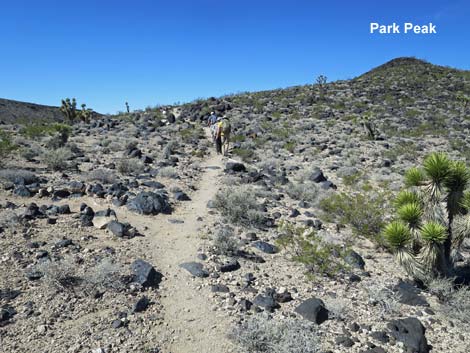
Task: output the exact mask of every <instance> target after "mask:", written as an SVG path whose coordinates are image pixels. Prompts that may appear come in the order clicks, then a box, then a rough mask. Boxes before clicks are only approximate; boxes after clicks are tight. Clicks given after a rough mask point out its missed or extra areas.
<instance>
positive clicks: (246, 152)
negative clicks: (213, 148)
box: [232, 147, 255, 162]
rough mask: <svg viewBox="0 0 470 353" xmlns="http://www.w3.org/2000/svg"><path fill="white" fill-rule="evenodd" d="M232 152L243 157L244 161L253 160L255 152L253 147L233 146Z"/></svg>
mask: <svg viewBox="0 0 470 353" xmlns="http://www.w3.org/2000/svg"><path fill="white" fill-rule="evenodd" d="M232 154H233V155H235V156H238V157H240V158H241V159H242V161H244V162H251V161H252V159H253V157H254V155H255V152H254V151H253V149H251V148H242V147H240V148H233V149H232Z"/></svg>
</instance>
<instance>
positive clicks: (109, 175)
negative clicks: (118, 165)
mask: <svg viewBox="0 0 470 353" xmlns="http://www.w3.org/2000/svg"><path fill="white" fill-rule="evenodd" d="M86 180H87V181H99V182H101V183H103V184H113V183H115V182H116V180H117V177H116V175H115V174H114V173H113V172H112V171H110V170H106V169H94V170H92V171H90V172H89V173H88V175H87V177H86Z"/></svg>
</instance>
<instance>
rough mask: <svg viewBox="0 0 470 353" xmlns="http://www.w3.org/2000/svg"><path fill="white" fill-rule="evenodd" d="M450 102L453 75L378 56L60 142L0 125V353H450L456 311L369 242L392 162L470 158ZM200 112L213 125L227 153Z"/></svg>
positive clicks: (389, 184)
mask: <svg viewBox="0 0 470 353" xmlns="http://www.w3.org/2000/svg"><path fill="white" fill-rule="evenodd" d="M469 92H470V74H469V73H468V72H465V71H458V70H453V69H449V68H444V67H438V66H434V65H431V64H428V63H424V62H422V61H418V60H416V59H397V60H394V61H392V62H390V63H387V64H385V65H383V66H381V67H379V68H377V69H374V70H372V71H371V72H369V73H366V74H365V75H363V76H360V77H358V78H356V79H353V80H349V81H337V82H333V83H329V84H325V85H313V86H312V85H307V86H299V87H292V88H288V89H284V90H275V91H266V92H258V93H246V94H237V95H230V96H226V97H222V98H218V99H215V98H212V99H208V100H200V101H196V102H192V103H189V104H185V105H182V106H173V107H159V108H155V109H147V110H146V111H138V112H133V113H129V114H120V115H116V116H105V117H100V118H99V119H98V120H96V121H93V122H92V123H90V124H85V123H77V124H75V125H74V126H73V129H72V130H71V132H70V137H69V139H68V141H60V137H57V134H56V130H57V129H56V130H54V131H55V132H53V133H51V130H50V129H49V130H47V131H45V130H44V129H43V130H44V131H42V132H41V131H39V132H38V130H41V129H37V128H36V129H33V128H31V126H29V130H28V129H27V128H28V126H25V125H23V124H18V123H16V124H10V123H9V124H4V125H3V126H2V129H3V130H4V131H6V132H8V133H9V135H10V136H11V138H12V144H14V146H15V147H16V149H15V150H13V151H11V152H10V153H9V154H8V155H7V156H5V157H4V158H3V159H2V169H1V170H0V181H1V192H0V244H1V246H0V263H1V268H2V270H3V271H2V272H1V273H0V305H1V308H2V309H1V316H0V351H2V352H3V351H4V352H93V353H99V352H103V353H104V352H131V351H136V352H167V353H170V352H173V353H177V352H220V353H222V352H238V351H242V352H243V351H253V352H267V351H271V352H278V351H279V352H281V351H283V352H328V351H330V352H428V351H431V352H444V351H450V352H467V351H468V349H467V344H468V334H467V331H468V324H469V323H470V319H465V317H467V318H468V317H470V307H469V300H466V301H465V300H463V301H462V303H460V304H459V306H458V309H459V315H456V314H455V310H450V309H449V305H450V304H449V303H447V302H446V301H445V300H444V299H443V298H442V297H441V296H439V292H438V291H436V290H430V289H429V288H428V289H424V288H423V287H422V286H418V285H417V284H416V283H414V282H413V281H412V280H411V279H410V278H407V276H406V273H405V272H404V271H403V270H402V269H401V268H400V267H399V266H398V264H397V263H396V262H395V260H394V257H393V255H392V254H391V253H390V252H389V251H388V250H387V248H386V246H385V245H384V243H383V241H382V239H381V238H380V230H381V228H382V227H383V224H384V221H386V220H388V219H390V217H391V214H392V212H393V209H392V206H391V202H390V200H391V199H392V198H393V196H394V195H395V194H396V192H397V191H398V190H399V189H400V188H401V187H402V184H403V173H404V171H405V170H406V169H408V168H409V167H411V166H413V165H415V164H416V163H418V162H420V161H421V160H422V159H423V157H425V156H426V155H427V154H428V153H430V152H432V151H445V152H446V153H448V154H449V155H450V156H451V157H452V158H456V159H463V160H465V161H466V159H467V158H468V156H470V154H469V149H468V147H467V145H468V128H469V126H470V125H469V122H468V113H469V111H468V109H469V108H470V107H467V105H466V104H465V101H464V100H462V98H461V97H462V96H465V94H466V95H468V94H469ZM211 111H216V112H217V114H219V115H226V116H227V117H229V118H230V120H231V122H232V126H233V136H232V140H233V141H232V142H233V143H232V148H231V150H230V152H229V155H228V156H226V157H222V156H220V155H217V154H215V151H214V150H213V147H212V145H211V142H210V139H209V137H208V131H207V128H205V124H204V121H205V119H207V117H208V114H209V113H210V112H211ZM48 124H49V123H48ZM305 231H306V232H309V234H311V236H312V238H310V240H311V242H310V244H315V246H316V247H313V248H309V247H307V246H306V245H305V244H304V243H299V242H296V239H297V238H299V234H302V233H303V232H305ZM296 232H300V233H296ZM300 255H302V256H300ZM460 255H461V256H460V261H459V264H460V265H461V266H462V267H465V265H468V263H469V258H470V243H464V248H463V249H462V252H461V254H460ZM443 285H444V284H443ZM452 305H454V306H455V303H453V304H452ZM278 324H279V325H281V324H285V325H287V326H283V328H282V329H279V327H277V326H276V325H278ZM263 330H264V331H263ZM276 330H279V331H276ZM258 331H259V332H264V333H265V334H264V341H263V339H261V338H260V336H261V335H259V334H257V332H258ZM247 332H248V333H249V334H248V333H247ZM309 335H310V336H309ZM309 340H310V341H309ZM247 342H248V343H247ZM273 342H276V343H273ZM305 342H307V343H305ZM304 343H305V346H302V345H303V344H304ZM250 344H251V346H250ZM249 347H251V348H249Z"/></svg>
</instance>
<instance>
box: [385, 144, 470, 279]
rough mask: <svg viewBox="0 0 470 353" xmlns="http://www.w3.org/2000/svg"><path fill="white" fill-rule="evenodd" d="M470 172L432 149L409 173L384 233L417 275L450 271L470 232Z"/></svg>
mask: <svg viewBox="0 0 470 353" xmlns="http://www.w3.org/2000/svg"><path fill="white" fill-rule="evenodd" d="M469 182H470V173H469V170H468V169H467V167H466V165H465V163H463V162H457V161H452V160H451V159H449V157H448V156H447V155H446V154H444V153H437V152H435V153H432V154H430V155H429V156H427V157H426V158H425V159H424V162H423V165H422V167H421V168H418V167H413V168H411V169H409V170H408V171H407V172H406V173H405V185H406V189H405V190H403V191H401V192H400V193H399V194H398V196H397V198H396V200H395V203H394V205H395V207H396V211H397V217H396V220H394V221H392V222H391V223H390V224H389V225H388V226H386V227H385V229H384V237H385V239H387V241H388V244H389V246H390V248H391V249H392V250H393V251H394V252H395V254H396V256H397V259H398V262H399V263H400V264H401V265H402V266H403V267H404V268H405V269H406V271H407V272H408V273H409V274H410V275H412V276H413V277H415V278H417V279H424V278H425V277H429V276H451V275H452V274H453V270H454V261H453V258H452V257H453V255H454V254H455V253H456V252H457V251H458V250H459V248H460V246H461V244H462V242H463V240H464V239H465V238H466V237H469V236H470V213H469V211H470V192H468V191H466V188H467V186H468V185H469Z"/></svg>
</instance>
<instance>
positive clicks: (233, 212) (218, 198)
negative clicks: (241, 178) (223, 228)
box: [214, 185, 265, 226]
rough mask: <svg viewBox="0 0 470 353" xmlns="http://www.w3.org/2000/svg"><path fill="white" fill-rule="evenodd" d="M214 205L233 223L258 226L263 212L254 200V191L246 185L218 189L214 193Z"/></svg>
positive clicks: (262, 220) (262, 219)
mask: <svg viewBox="0 0 470 353" xmlns="http://www.w3.org/2000/svg"><path fill="white" fill-rule="evenodd" d="M214 206H215V207H216V208H217V209H218V210H220V212H221V213H222V215H223V216H225V217H227V218H228V220H229V221H230V222H232V223H234V224H238V225H244V226H260V225H262V224H263V223H264V219H265V217H264V213H263V212H262V211H261V205H260V204H259V203H258V201H257V200H256V192H255V190H254V189H253V188H251V187H248V186H246V185H240V186H231V187H225V188H222V189H220V190H219V191H218V192H217V194H216V195H215V199H214Z"/></svg>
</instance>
